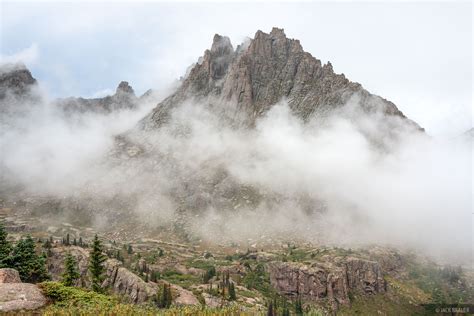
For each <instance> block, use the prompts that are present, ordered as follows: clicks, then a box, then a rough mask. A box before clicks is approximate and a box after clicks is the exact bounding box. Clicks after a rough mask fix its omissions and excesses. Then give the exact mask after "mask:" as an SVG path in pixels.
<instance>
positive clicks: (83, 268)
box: [47, 246, 90, 287]
mask: <svg viewBox="0 0 474 316" xmlns="http://www.w3.org/2000/svg"><path fill="white" fill-rule="evenodd" d="M68 252H69V253H70V254H71V255H72V256H73V257H74V258H75V259H76V261H77V267H78V271H79V274H80V275H81V277H80V279H79V280H77V281H76V284H75V285H76V286H84V287H87V286H89V285H90V280H89V276H88V274H87V269H88V264H89V252H88V251H87V250H85V249H84V248H81V247H76V246H69V247H55V248H51V250H50V252H49V256H48V259H47V267H48V272H49V274H50V275H51V277H52V279H53V281H60V280H61V275H62V274H63V270H64V260H65V259H66V255H67V253H68Z"/></svg>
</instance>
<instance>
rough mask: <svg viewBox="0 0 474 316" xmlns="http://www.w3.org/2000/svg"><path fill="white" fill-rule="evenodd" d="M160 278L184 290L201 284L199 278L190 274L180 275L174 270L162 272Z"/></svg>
mask: <svg viewBox="0 0 474 316" xmlns="http://www.w3.org/2000/svg"><path fill="white" fill-rule="evenodd" d="M161 278H162V279H163V280H166V281H168V282H170V283H173V284H176V285H179V286H182V287H184V288H189V287H190V286H191V285H193V284H200V283H201V278H200V277H199V276H196V275H192V274H182V273H180V272H178V271H176V270H167V271H164V272H163V274H162V275H161Z"/></svg>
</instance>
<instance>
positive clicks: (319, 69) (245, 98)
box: [142, 28, 421, 129]
mask: <svg viewBox="0 0 474 316" xmlns="http://www.w3.org/2000/svg"><path fill="white" fill-rule="evenodd" d="M354 96H356V97H357V99H358V104H359V106H360V108H361V110H362V111H366V112H375V111H379V112H381V113H383V114H386V115H388V116H397V117H399V118H401V119H402V120H405V121H406V122H409V124H410V125H412V126H413V127H414V128H415V129H421V128H420V127H419V126H418V125H417V124H416V123H414V122H412V121H410V120H409V119H407V118H406V117H405V115H404V114H403V113H402V112H401V111H400V110H399V109H398V108H397V107H396V106H395V104H393V103H392V102H390V101H388V100H385V99H383V98H381V97H379V96H376V95H373V94H371V93H369V92H368V91H367V90H365V89H364V88H363V87H362V85H360V84H359V83H356V82H352V81H350V80H348V79H347V78H346V77H345V76H344V74H336V73H335V72H334V70H333V67H332V65H331V63H330V62H328V63H327V64H324V65H323V64H322V63H321V61H320V60H318V59H316V58H314V57H313V56H312V55H311V54H310V53H308V52H305V51H304V50H303V47H302V46H301V44H300V42H299V40H296V39H289V38H287V37H286V35H285V33H284V31H283V29H279V28H273V29H272V31H271V32H270V33H269V34H267V33H264V32H262V31H258V32H257V33H256V34H255V37H254V38H253V39H251V40H249V41H248V42H246V43H243V44H242V45H239V46H237V48H236V49H234V48H233V46H232V44H231V42H230V40H229V38H228V37H225V36H221V35H218V34H216V35H215V36H214V40H213V43H212V47H211V49H210V50H206V51H205V52H204V56H203V57H201V58H200V59H199V61H198V63H196V64H195V65H194V67H192V69H191V70H190V71H189V73H188V75H187V76H186V77H185V79H184V80H183V82H182V85H181V87H180V88H179V89H178V90H177V91H176V92H175V93H174V94H173V95H171V96H169V97H168V98H167V99H165V100H164V101H163V102H161V103H160V104H159V105H158V106H157V107H156V108H155V109H154V111H153V112H152V113H151V114H150V115H149V116H148V117H147V118H145V119H144V120H143V121H142V127H144V128H145V129H147V128H156V127H159V126H160V125H162V124H163V123H165V122H166V121H167V119H168V117H169V115H170V112H171V111H172V109H173V108H175V107H177V106H179V105H180V104H181V103H182V102H183V101H185V100H186V99H189V98H192V99H195V100H197V101H201V102H204V103H207V104H209V105H210V106H213V107H215V106H216V105H217V104H220V105H222V104H224V105H225V106H227V107H228V108H229V109H232V110H233V113H232V114H230V115H231V116H244V120H245V121H246V122H247V123H249V124H250V125H252V124H253V123H255V120H256V119H257V118H258V117H260V116H262V115H263V114H265V113H266V112H267V111H268V110H269V109H270V108H271V107H272V106H273V105H275V104H276V103H278V102H279V101H281V100H286V101H287V102H288V104H289V106H290V108H291V110H292V112H293V113H294V114H295V115H296V116H297V117H299V118H301V119H303V120H309V119H310V118H311V117H313V115H315V114H316V113H319V114H324V113H326V112H328V111H331V110H333V109H335V108H338V107H341V106H342V105H344V104H346V103H347V102H348V101H349V100H350V98H352V97H354ZM228 112H232V111H228ZM227 114H229V113H227Z"/></svg>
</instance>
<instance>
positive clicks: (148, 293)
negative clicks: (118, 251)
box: [102, 259, 158, 303]
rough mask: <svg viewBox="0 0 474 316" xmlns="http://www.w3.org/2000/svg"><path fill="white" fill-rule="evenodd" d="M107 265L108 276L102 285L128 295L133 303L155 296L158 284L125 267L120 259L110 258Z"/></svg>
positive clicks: (117, 292)
mask: <svg viewBox="0 0 474 316" xmlns="http://www.w3.org/2000/svg"><path fill="white" fill-rule="evenodd" d="M105 266H106V275H107V278H106V279H105V281H104V283H103V284H102V285H103V286H104V287H109V288H110V289H111V290H112V292H114V293H115V294H117V295H121V296H126V297H128V298H129V299H130V302H131V303H143V302H146V301H148V300H149V299H151V298H153V297H155V295H156V293H157V290H158V288H157V285H156V284H154V283H152V282H145V281H143V280H142V279H141V278H140V277H139V276H137V275H136V274H134V273H132V272H130V271H129V270H128V269H126V268H124V267H123V266H122V263H121V262H120V261H118V260H116V259H109V260H107V261H106V263H105Z"/></svg>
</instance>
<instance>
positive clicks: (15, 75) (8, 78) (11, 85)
mask: <svg viewBox="0 0 474 316" xmlns="http://www.w3.org/2000/svg"><path fill="white" fill-rule="evenodd" d="M36 84H37V82H36V79H35V78H33V76H32V75H31V72H30V71H29V70H28V69H27V68H26V66H25V65H24V64H8V65H1V66H0V100H3V99H4V98H7V97H8V96H10V97H15V98H23V97H25V96H27V95H28V94H29V93H30V92H31V88H32V87H33V86H35V85H36Z"/></svg>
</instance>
